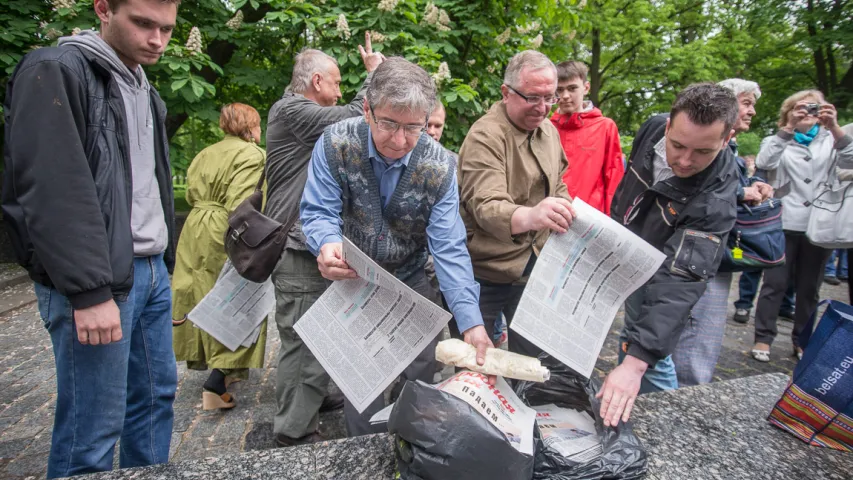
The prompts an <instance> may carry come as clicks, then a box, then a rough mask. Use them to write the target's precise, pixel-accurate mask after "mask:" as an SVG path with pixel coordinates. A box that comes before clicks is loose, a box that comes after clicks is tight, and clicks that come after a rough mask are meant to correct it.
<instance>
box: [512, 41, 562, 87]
mask: <svg viewBox="0 0 853 480" xmlns="http://www.w3.org/2000/svg"><path fill="white" fill-rule="evenodd" d="M525 68H528V69H530V70H542V69H544V68H549V69H551V70H552V71H553V72H554V78H557V67H556V66H555V65H554V62H552V61H551V59H550V58H548V57H547V56H545V54H543V53H540V52H537V51H536V50H524V51H522V52H518V53H516V54H515V55H514V56H513V57H512V58H511V59H510V61H509V65H507V66H506V72H504V85H508V86H510V87H513V88H515V87H517V86H518V83H519V81H520V80H521V78H520V77H521V71H522V70H524V69H525Z"/></svg>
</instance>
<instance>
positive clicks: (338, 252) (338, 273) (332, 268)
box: [317, 242, 358, 280]
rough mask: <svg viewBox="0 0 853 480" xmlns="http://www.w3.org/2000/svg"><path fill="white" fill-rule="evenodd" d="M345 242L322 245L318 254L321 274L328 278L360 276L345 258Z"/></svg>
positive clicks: (345, 278)
mask: <svg viewBox="0 0 853 480" xmlns="http://www.w3.org/2000/svg"><path fill="white" fill-rule="evenodd" d="M343 248H344V247H343V244H342V243H340V242H336V243H327V244H325V245H323V246H322V247H320V255H317V267H318V268H319V269H320V274H321V275H322V276H323V278H325V279H327V280H349V279H353V278H358V274H357V273H355V270H353V269H351V268H349V265H347V262H345V261H344V260H343Z"/></svg>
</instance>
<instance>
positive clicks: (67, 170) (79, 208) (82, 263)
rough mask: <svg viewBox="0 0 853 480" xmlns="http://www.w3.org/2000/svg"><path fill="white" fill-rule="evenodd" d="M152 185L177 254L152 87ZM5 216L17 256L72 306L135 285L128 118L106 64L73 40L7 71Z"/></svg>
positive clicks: (170, 255)
mask: <svg viewBox="0 0 853 480" xmlns="http://www.w3.org/2000/svg"><path fill="white" fill-rule="evenodd" d="M150 91H151V106H152V113H153V115H154V118H155V122H154V129H155V138H156V139H157V141H155V156H156V168H155V172H156V175H157V182H158V184H159V188H160V198H161V200H162V205H163V211H164V213H165V218H166V225H167V227H168V231H169V241H168V244H167V248H166V252H165V261H166V265H167V266H168V267H169V270H170V271H171V270H172V268H173V267H174V263H175V258H174V252H175V248H174V246H175V233H174V224H175V218H174V194H173V192H172V175H171V169H170V166H169V143H168V139H167V138H166V132H165V120H166V106H165V104H164V103H163V101H162V100H161V99H160V96H159V95H158V94H157V92H156V91H155V90H154V88H153V87H152V88H151V90H150ZM3 106H4V109H5V120H6V128H5V135H6V143H5V147H4V151H3V156H4V159H5V162H6V170H5V178H4V184H3V220H4V222H5V223H6V226H7V231H8V232H9V235H10V237H11V240H12V245H13V247H14V249H15V253H16V255H17V258H18V262H19V263H20V264H21V265H22V266H23V267H25V268H26V269H27V271H28V272H29V275H30V278H32V279H33V281H35V282H37V283H40V284H42V285H45V286H48V287H54V288H56V289H57V290H59V292H60V293H61V294H63V295H65V296H66V297H68V299H69V300H70V301H71V305H72V307H73V308H75V309H81V308H87V307H90V306H93V305H97V304H99V303H103V302H105V301H107V300H109V299H111V298H117V299H119V300H121V299H123V298H125V297H126V296H127V294H128V292H129V291H130V289H131V288H132V287H133V237H132V233H131V228H130V209H131V203H132V201H133V185H132V179H131V166H130V156H129V152H128V148H127V138H128V135H127V123H126V121H125V118H126V116H125V111H124V102H123V101H122V97H121V91H120V89H119V85H118V83H117V82H116V81H114V80H113V78H112V74H111V73H110V68H109V67H108V66H107V65H106V64H105V63H104V62H103V60H101V59H100V58H97V57H96V56H94V55H93V54H91V53H89V52H86V51H85V50H82V49H79V48H77V47H74V46H62V47H53V48H42V49H38V50H36V51H34V52H32V53H30V54H28V55H26V56H25V57H24V58H23V59H22V60H21V62H20V63H19V64H18V66H17V67H16V69H15V72H14V73H13V74H12V77H11V79H10V80H9V83H8V86H7V90H6V100H5V102H4V104H3Z"/></svg>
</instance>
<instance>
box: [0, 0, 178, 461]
mask: <svg viewBox="0 0 853 480" xmlns="http://www.w3.org/2000/svg"><path fill="white" fill-rule="evenodd" d="M178 2H179V0H95V2H94V7H95V13H96V14H97V15H98V18H99V19H100V21H101V27H100V33H97V32H91V31H89V32H83V33H81V34H78V35H75V36H72V37H65V38H62V39H60V40H59V46H58V47H55V48H42V49H39V50H36V51H34V52H32V53H30V54H28V55H27V56H25V57H24V58H23V59H22V60H21V62H20V64H19V65H18V67H17V68H16V70H15V72H14V73H13V75H12V78H11V79H10V80H9V84H8V89H7V97H6V101H5V103H4V107H5V111H6V131H5V134H6V148H5V151H4V158H5V161H6V175H5V184H4V185H3V218H4V220H5V222H6V223H7V228H8V230H9V232H10V235H11V237H12V243H13V245H14V246H15V248H16V253H17V254H18V258H19V261H20V262H21V264H22V265H23V266H25V267H26V268H27V270H28V271H29V274H30V277H31V278H32V279H33V281H34V282H35V291H36V296H37V298H38V306H39V311H40V312H41V316H42V319H43V321H44V325H45V328H46V329H47V331H48V332H49V333H50V338H51V342H52V343H53V352H54V356H55V360H56V382H57V389H58V393H57V398H56V415H55V419H54V426H53V437H52V444H51V450H50V458H49V460H48V469H47V477H48V478H55V477H65V476H71V475H77V474H82V473H89V472H97V471H104V470H110V469H112V464H113V450H114V448H115V444H116V442H117V441H118V440H121V452H120V465H121V467H135V466H141V465H150V464H154V463H165V462H167V461H168V459H169V443H170V440H171V433H172V420H173V412H172V402H173V401H174V398H175V389H176V386H177V371H176V367H175V355H174V353H173V351H172V327H171V321H170V320H171V307H172V305H171V304H172V302H171V294H170V290H169V274H168V271H167V269H168V268H170V267H171V266H173V264H174V248H173V247H174V234H173V225H174V221H173V210H174V208H173V193H172V183H171V173H170V167H169V145H168V139H167V138H166V133H165V123H164V121H165V117H166V109H165V105H164V104H163V102H162V101H161V100H160V97H159V96H158V95H157V92H156V91H155V90H154V88H152V87H151V86H150V85H149V84H148V81H147V79H146V77H145V73H144V71H143V70H142V67H141V66H142V65H152V64H154V63H156V62H157V60H158V59H159V58H160V55H162V54H163V52H164V51H165V49H166V45H167V44H168V42H169V40H170V38H171V35H172V29H173V28H174V26H175V21H176V17H177V4H178Z"/></svg>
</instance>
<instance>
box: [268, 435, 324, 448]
mask: <svg viewBox="0 0 853 480" xmlns="http://www.w3.org/2000/svg"><path fill="white" fill-rule="evenodd" d="M326 440H328V439H327V438H326V437H324V436H323V435H321V434H320V433H319V432H314V433H309V434H308V435H305V436H304V437H299V438H292V437H288V436H286V435H282V434H280V433H279V434H277V435H276V436H275V444H276V446H278V447H295V446H297V445H308V444H310V443H320V442H325V441H326Z"/></svg>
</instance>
